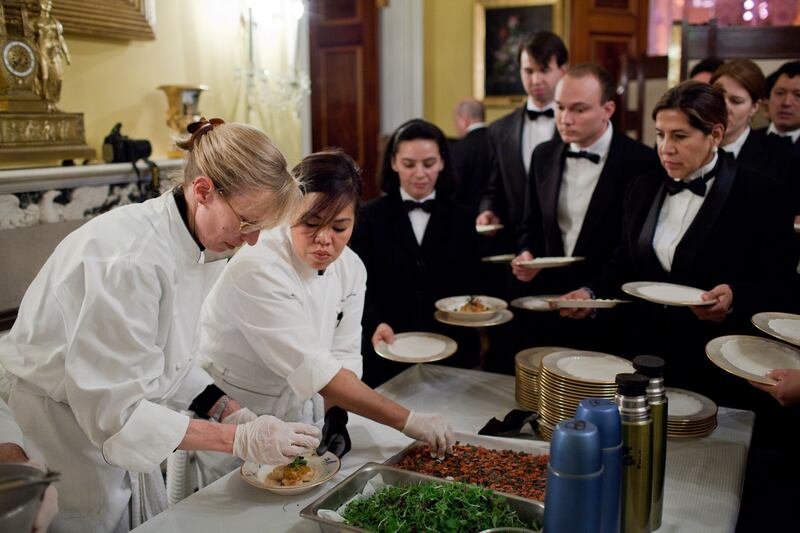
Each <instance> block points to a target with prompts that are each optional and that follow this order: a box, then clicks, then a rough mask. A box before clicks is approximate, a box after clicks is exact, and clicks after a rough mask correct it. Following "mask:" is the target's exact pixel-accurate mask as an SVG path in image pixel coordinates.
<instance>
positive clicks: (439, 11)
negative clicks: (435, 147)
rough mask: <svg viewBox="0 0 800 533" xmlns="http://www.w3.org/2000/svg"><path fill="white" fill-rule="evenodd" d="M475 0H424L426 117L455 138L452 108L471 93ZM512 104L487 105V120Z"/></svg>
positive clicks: (502, 112)
mask: <svg viewBox="0 0 800 533" xmlns="http://www.w3.org/2000/svg"><path fill="white" fill-rule="evenodd" d="M473 6H474V0H424V17H425V29H424V40H425V42H424V49H425V70H424V77H425V111H424V112H425V119H426V120H429V121H431V122H433V123H434V124H436V125H437V126H439V127H440V128H442V130H443V131H444V132H445V134H447V136H449V137H455V136H456V131H455V126H454V125H453V108H454V107H455V105H456V102H458V100H459V99H461V98H464V97H465V96H472V73H473V68H472V65H473V60H472V31H473V30H472V26H473ZM512 109H513V106H504V107H492V108H487V110H486V118H487V121H488V122H492V121H494V120H495V119H498V118H500V117H502V116H503V115H505V114H507V113H509V112H510V111H511V110H512Z"/></svg>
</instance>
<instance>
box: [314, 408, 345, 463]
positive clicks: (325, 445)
mask: <svg viewBox="0 0 800 533" xmlns="http://www.w3.org/2000/svg"><path fill="white" fill-rule="evenodd" d="M349 451H350V434H349V433H348V432H347V411H345V410H344V409H342V408H341V407H336V406H333V407H331V408H330V409H328V411H327V412H326V413H325V425H324V426H322V440H321V443H320V445H319V448H317V455H322V454H324V453H325V452H331V453H332V454H334V455H335V456H336V457H342V456H343V455H344V454H346V453H347V452H349Z"/></svg>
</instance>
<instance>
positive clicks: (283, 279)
mask: <svg viewBox="0 0 800 533" xmlns="http://www.w3.org/2000/svg"><path fill="white" fill-rule="evenodd" d="M227 268H228V269H229V270H228V272H226V273H225V274H223V276H222V277H221V278H220V282H221V283H229V284H230V287H229V290H230V292H229V294H228V296H227V298H225V301H226V303H227V304H228V313H227V314H228V317H229V319H228V320H229V323H230V324H237V325H238V328H239V329H240V331H241V333H242V335H243V336H244V338H245V339H246V340H247V342H248V344H250V346H251V347H252V349H253V351H254V352H255V353H257V354H259V356H260V357H261V360H262V362H263V363H264V364H265V365H266V366H267V368H269V369H270V370H271V371H272V372H274V373H275V374H276V375H278V376H281V377H283V378H284V379H286V381H287V383H288V384H289V387H291V389H292V391H293V392H294V393H295V394H296V395H297V396H298V397H299V398H300V399H301V400H307V399H310V398H311V397H312V396H313V395H314V394H316V393H317V392H319V391H320V390H321V389H322V388H324V387H325V385H327V384H328V383H329V382H330V381H331V380H332V379H333V377H334V376H335V375H336V373H337V372H339V370H341V368H342V363H341V362H340V361H339V360H338V359H336V357H334V356H333V354H332V353H331V350H330V347H329V346H324V345H323V343H322V342H321V340H320V338H319V334H318V333H317V328H316V327H315V325H313V324H310V323H309V321H308V319H307V318H306V315H305V313H304V311H303V298H304V295H303V293H302V287H300V286H298V283H297V282H296V281H295V279H294V277H293V275H292V274H291V272H288V271H286V270H284V266H283V265H281V266H275V265H268V266H266V267H264V266H263V265H259V264H258V263H257V262H251V261H249V260H245V261H238V262H236V263H232V264H230V265H228V267H227ZM285 268H286V269H289V268H291V267H290V266H289V265H286V266H285ZM226 274H227V275H226ZM226 290H228V287H226Z"/></svg>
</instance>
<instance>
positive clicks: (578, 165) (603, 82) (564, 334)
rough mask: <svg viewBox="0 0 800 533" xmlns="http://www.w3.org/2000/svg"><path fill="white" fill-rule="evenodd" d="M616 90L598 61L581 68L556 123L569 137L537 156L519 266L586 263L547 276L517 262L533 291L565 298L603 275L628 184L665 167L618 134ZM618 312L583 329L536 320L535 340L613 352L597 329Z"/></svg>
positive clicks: (560, 100)
mask: <svg viewBox="0 0 800 533" xmlns="http://www.w3.org/2000/svg"><path fill="white" fill-rule="evenodd" d="M613 91H614V83H613V80H612V78H611V75H610V74H609V73H608V72H607V71H606V70H605V69H603V68H602V67H599V66H597V65H591V64H584V65H578V66H576V67H573V68H572V69H570V70H569V71H567V73H566V74H565V75H564V77H563V78H562V79H561V81H559V83H558V86H557V88H556V94H555V103H556V123H557V126H558V130H559V133H560V134H561V139H554V140H552V141H548V142H546V143H543V144H541V145H539V146H538V147H537V148H536V150H535V151H534V153H533V164H532V165H531V171H530V178H529V181H528V186H527V189H526V194H525V199H526V204H525V222H524V226H523V228H524V229H523V231H522V232H521V233H520V240H519V248H518V249H519V250H521V252H520V254H519V255H518V256H517V258H516V259H515V260H514V263H516V262H517V261H524V260H530V259H533V258H534V257H548V256H549V257H553V256H576V257H584V258H585V260H584V261H581V262H579V263H575V264H573V265H571V266H567V267H563V268H556V269H552V270H547V271H545V272H542V273H541V274H540V270H537V269H532V268H527V267H523V266H519V265H516V264H514V266H513V272H514V275H515V276H516V277H517V279H519V280H520V281H522V282H530V285H528V287H527V288H528V290H527V291H526V292H528V293H529V294H563V293H564V292H566V291H568V290H570V289H571V288H574V287H575V286H576V284H577V286H580V285H581V284H582V283H584V282H585V280H587V279H591V278H592V277H593V275H596V273H597V272H599V271H600V270H601V269H602V268H603V265H604V264H605V262H606V261H607V260H608V258H609V257H610V256H611V253H612V252H613V250H614V248H615V246H616V244H617V241H618V240H619V234H620V228H621V225H622V201H623V197H624V194H625V189H626V187H627V185H628V183H629V182H630V180H631V179H632V178H633V177H635V176H636V175H638V174H640V173H643V172H646V171H649V170H652V169H654V168H657V167H658V166H659V163H658V157H657V156H656V153H655V152H654V151H653V150H652V149H651V148H649V147H647V146H645V145H643V144H641V143H639V142H636V141H634V140H632V139H630V138H629V137H627V136H626V135H625V134H623V133H620V132H616V131H614V129H613V127H612V125H611V116H612V115H613V114H614V110H615V105H614V101H613V96H614V92H613ZM562 139H563V140H562ZM534 277H536V278H537V279H536V280H535V281H532V280H533V278H534ZM610 315H614V316H610ZM615 315H616V313H606V314H605V315H604V316H603V317H602V320H600V319H598V320H594V321H585V322H584V323H582V324H579V325H575V324H574V323H568V322H567V321H565V320H563V319H560V318H559V317H556V316H554V315H551V316H538V317H536V318H533V317H531V318H530V320H529V321H533V320H535V323H536V327H529V328H527V329H528V330H530V331H532V337H531V339H530V340H529V343H534V344H544V343H554V344H555V345H567V346H570V347H575V348H591V349H595V350H597V349H612V350H613V349H614V348H615V346H613V345H610V343H611V342H613V341H611V339H610V336H608V335H602V336H598V335H595V334H594V331H595V330H596V329H598V328H599V329H601V330H604V331H605V330H608V329H609V328H610V325H607V324H605V322H607V321H611V320H613V319H614V318H615ZM601 321H602V322H603V324H600V322H601ZM606 339H607V340H608V341H609V342H608V343H606ZM582 342H586V343H591V344H586V345H585V346H584V345H582V344H581V343H582Z"/></svg>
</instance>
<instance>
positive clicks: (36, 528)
mask: <svg viewBox="0 0 800 533" xmlns="http://www.w3.org/2000/svg"><path fill="white" fill-rule="evenodd" d="M56 514H58V491H57V490H56V487H55V485H50V486H49V487H47V490H45V491H44V495H43V496H42V504H41V505H40V506H39V511H38V512H37V513H36V520H34V522H33V533H44V532H45V531H47V528H48V527H50V524H51V523H52V522H53V519H54V518H55V517H56Z"/></svg>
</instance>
